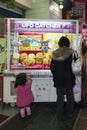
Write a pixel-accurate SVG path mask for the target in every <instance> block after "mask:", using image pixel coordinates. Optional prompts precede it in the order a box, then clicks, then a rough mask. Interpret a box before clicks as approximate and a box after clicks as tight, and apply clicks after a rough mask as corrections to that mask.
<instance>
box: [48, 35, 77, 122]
mask: <svg viewBox="0 0 87 130" xmlns="http://www.w3.org/2000/svg"><path fill="white" fill-rule="evenodd" d="M58 44H59V48H58V49H56V50H55V51H54V52H53V54H52V61H51V64H50V69H51V72H52V74H53V81H54V87H55V88H56V92H57V118H58V119H60V120H62V119H63V118H64V113H66V115H67V116H72V114H73V111H74V94H73V87H74V85H75V75H74V74H73V72H72V67H71V64H72V53H73V52H74V50H73V49H71V48H69V46H70V41H69V39H68V38H67V37H65V36H62V37H61V38H60V40H59V43H58ZM65 93H66V96H67V103H66V107H65V109H64V94H65Z"/></svg>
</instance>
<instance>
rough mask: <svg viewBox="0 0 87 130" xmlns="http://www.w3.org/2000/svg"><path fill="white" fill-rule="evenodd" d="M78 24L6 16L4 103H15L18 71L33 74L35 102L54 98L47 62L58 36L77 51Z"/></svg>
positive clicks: (72, 21)
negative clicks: (66, 38)
mask: <svg viewBox="0 0 87 130" xmlns="http://www.w3.org/2000/svg"><path fill="white" fill-rule="evenodd" d="M80 25H81V23H80V21H78V20H40V19H15V18H8V19H5V37H6V42H7V59H6V60H7V64H6V70H5V71H4V90H3V95H4V99H3V100H4V102H5V103H15V101H16V95H15V93H14V81H15V76H16V75H17V74H18V73H20V72H26V73H29V74H30V75H31V77H32V80H33V82H32V91H33V94H34V101H35V102H54V101H56V90H55V88H54V87H53V80H52V74H51V71H50V61H51V55H52V51H53V50H55V49H56V48H57V47H58V40H59V38H60V37H61V36H67V37H68V38H69V40H70V42H71V47H72V48H74V49H75V50H77V52H78V54H79V56H81V54H80V42H79V41H78V39H79V37H80V35H79V33H80V31H81V26H80Z"/></svg>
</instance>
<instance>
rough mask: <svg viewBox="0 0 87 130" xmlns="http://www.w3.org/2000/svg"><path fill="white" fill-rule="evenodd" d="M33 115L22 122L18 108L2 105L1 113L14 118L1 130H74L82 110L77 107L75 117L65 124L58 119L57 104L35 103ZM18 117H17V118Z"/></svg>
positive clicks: (0, 107) (32, 108)
mask: <svg viewBox="0 0 87 130" xmlns="http://www.w3.org/2000/svg"><path fill="white" fill-rule="evenodd" d="M31 110H32V115H31V116H30V117H29V118H26V119H25V120H22V119H21V117H20V115H19V114H17V113H19V110H18V108H17V107H11V106H10V105H7V104H5V105H1V106H0V113H3V114H5V115H8V116H9V117H10V119H11V118H12V117H14V118H12V119H11V120H10V121H9V123H8V124H7V126H5V127H4V128H3V129H0V130H72V128H73V125H74V122H75V120H76V117H77V115H78V112H79V110H80V108H78V107H75V112H74V117H73V118H71V119H69V120H66V121H64V122H61V121H58V120H57V118H56V105H55V103H34V104H33V105H32V107H31ZM15 115H16V116H15Z"/></svg>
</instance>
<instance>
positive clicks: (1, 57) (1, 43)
mask: <svg viewBox="0 0 87 130" xmlns="http://www.w3.org/2000/svg"><path fill="white" fill-rule="evenodd" d="M5 49H6V40H5V38H1V37H0V73H2V72H3V71H4V69H5V63H6V52H5Z"/></svg>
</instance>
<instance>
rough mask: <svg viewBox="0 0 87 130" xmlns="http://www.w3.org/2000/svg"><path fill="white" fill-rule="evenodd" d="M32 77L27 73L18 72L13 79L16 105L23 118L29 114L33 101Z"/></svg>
mask: <svg viewBox="0 0 87 130" xmlns="http://www.w3.org/2000/svg"><path fill="white" fill-rule="evenodd" d="M31 84H32V79H31V78H30V76H29V74H26V73H20V74H18V75H17V76H16V80H15V86H14V87H15V92H16V95H17V97H16V105H17V106H18V107H19V109H20V115H21V117H22V118H24V117H25V116H26V114H27V116H29V115H31V108H30V105H31V104H32V102H33V101H34V97H33V94H32V91H31Z"/></svg>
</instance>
